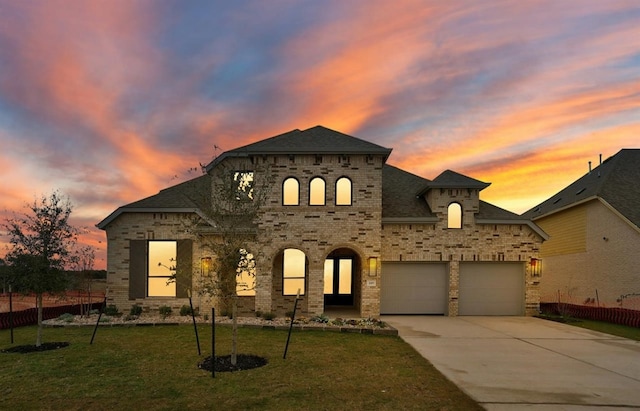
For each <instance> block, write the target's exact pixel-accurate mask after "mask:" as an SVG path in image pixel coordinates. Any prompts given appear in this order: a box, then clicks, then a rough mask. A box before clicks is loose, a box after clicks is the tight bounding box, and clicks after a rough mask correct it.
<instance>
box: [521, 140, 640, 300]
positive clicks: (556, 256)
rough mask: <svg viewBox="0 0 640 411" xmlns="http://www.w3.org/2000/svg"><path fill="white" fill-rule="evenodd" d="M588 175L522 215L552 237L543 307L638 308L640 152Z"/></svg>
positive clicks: (545, 253) (624, 154)
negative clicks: (548, 304) (550, 304)
mask: <svg viewBox="0 0 640 411" xmlns="http://www.w3.org/2000/svg"><path fill="white" fill-rule="evenodd" d="M589 169H590V170H589V173H587V174H586V175H584V176H582V177H581V178H579V179H578V180H577V181H575V182H574V183H572V184H571V185H569V186H568V187H567V188H565V189H563V190H562V191H560V192H559V193H557V194H555V195H553V196H552V197H550V198H549V199H548V200H546V201H544V202H543V203H541V204H539V205H537V206H535V207H533V208H532V209H531V210H529V211H527V212H526V213H525V214H523V216H524V217H527V218H531V219H533V221H534V222H535V223H536V224H537V225H539V226H540V227H542V229H543V230H544V231H545V232H547V233H548V234H549V235H550V240H549V241H547V242H545V243H544V245H543V246H542V249H541V257H542V259H543V266H544V275H543V276H542V281H541V296H542V301H544V302H558V301H561V302H570V303H574V304H593V305H596V304H598V305H600V306H607V307H612V306H622V307H625V303H626V306H635V308H640V304H638V303H639V302H640V298H638V297H640V268H639V267H640V150H638V149H624V150H620V151H619V152H618V153H617V154H616V155H614V156H612V157H610V158H609V159H607V160H605V161H604V162H602V163H601V164H600V165H598V167H596V168H595V169H593V170H591V165H589Z"/></svg>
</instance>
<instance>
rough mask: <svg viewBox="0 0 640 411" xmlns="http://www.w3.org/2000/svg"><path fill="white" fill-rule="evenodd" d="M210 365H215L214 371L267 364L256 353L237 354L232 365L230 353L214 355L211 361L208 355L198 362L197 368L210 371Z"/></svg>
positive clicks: (244, 368)
mask: <svg viewBox="0 0 640 411" xmlns="http://www.w3.org/2000/svg"><path fill="white" fill-rule="evenodd" d="M212 363H213V364H212ZM212 365H213V366H214V367H215V370H214V371H215V372H231V371H243V370H251V369H253V368H258V367H263V366H265V365H267V359H266V358H264V357H259V356H257V355H249V354H238V356H237V361H236V365H233V364H231V356H230V355H224V356H216V357H215V360H214V361H213V362H212V361H211V356H209V357H207V358H205V359H204V360H203V361H202V362H200V363H198V368H200V369H202V370H205V371H209V372H211V367H212Z"/></svg>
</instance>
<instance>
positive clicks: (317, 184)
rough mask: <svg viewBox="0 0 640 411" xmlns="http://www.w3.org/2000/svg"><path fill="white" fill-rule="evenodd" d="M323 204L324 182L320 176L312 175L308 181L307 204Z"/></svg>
mask: <svg viewBox="0 0 640 411" xmlns="http://www.w3.org/2000/svg"><path fill="white" fill-rule="evenodd" d="M324 204H325V183H324V180H323V179H322V178H320V177H314V178H313V179H311V182H310V183H309V205H324Z"/></svg>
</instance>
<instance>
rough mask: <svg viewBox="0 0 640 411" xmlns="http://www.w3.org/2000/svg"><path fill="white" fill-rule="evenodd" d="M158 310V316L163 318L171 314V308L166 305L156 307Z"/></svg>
mask: <svg viewBox="0 0 640 411" xmlns="http://www.w3.org/2000/svg"><path fill="white" fill-rule="evenodd" d="M158 312H159V313H160V316H161V317H162V319H163V320H164V319H166V318H167V317H168V316H170V315H171V313H172V312H173V310H172V309H171V307H169V306H168V305H163V306H162V307H160V308H158Z"/></svg>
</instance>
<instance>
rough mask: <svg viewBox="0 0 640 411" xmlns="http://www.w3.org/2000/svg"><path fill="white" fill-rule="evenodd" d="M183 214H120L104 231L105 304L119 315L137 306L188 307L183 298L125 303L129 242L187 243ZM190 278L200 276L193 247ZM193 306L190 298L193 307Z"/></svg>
mask: <svg viewBox="0 0 640 411" xmlns="http://www.w3.org/2000/svg"><path fill="white" fill-rule="evenodd" d="M184 216H185V215H184V214H177V213H123V214H121V215H120V216H119V217H118V218H117V219H116V220H114V221H113V222H112V223H110V224H109V226H108V227H107V228H106V232H107V247H108V248H107V287H108V293H107V304H114V305H116V306H117V307H118V309H119V310H120V311H121V312H123V313H125V314H126V313H128V312H129V309H130V308H131V306H132V305H134V304H138V305H141V306H143V308H144V309H145V310H156V309H158V308H159V307H160V306H162V305H168V306H170V307H171V308H173V309H174V311H175V310H176V309H180V307H181V306H182V305H183V304H189V299H187V298H174V297H148V298H143V299H140V298H139V299H133V300H130V299H129V241H130V240H181V239H191V238H192V237H191V236H190V235H189V234H186V233H185V232H184V230H180V228H181V227H184V221H183V219H184ZM192 261H193V269H194V278H195V276H196V275H200V264H199V262H200V250H199V248H198V245H197V243H196V242H195V241H194V243H193V258H192ZM195 304H196V301H195V297H194V305H195Z"/></svg>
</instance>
